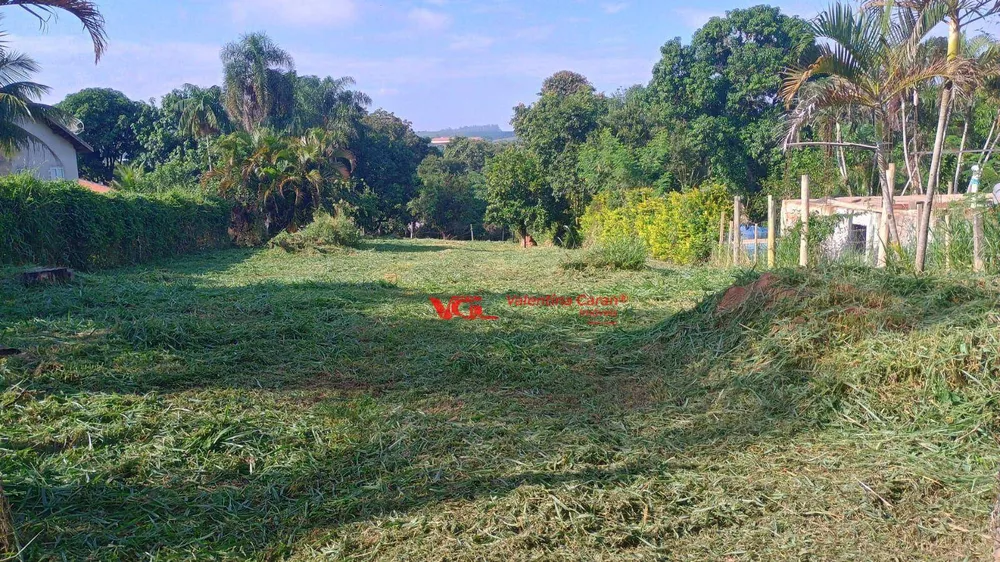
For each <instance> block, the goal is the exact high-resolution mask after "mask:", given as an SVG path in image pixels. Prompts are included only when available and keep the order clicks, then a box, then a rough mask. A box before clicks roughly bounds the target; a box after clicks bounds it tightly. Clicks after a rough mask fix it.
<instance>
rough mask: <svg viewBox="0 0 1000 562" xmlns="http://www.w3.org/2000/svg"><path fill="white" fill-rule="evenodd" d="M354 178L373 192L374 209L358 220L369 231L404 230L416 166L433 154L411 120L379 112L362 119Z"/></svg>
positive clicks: (414, 193)
mask: <svg viewBox="0 0 1000 562" xmlns="http://www.w3.org/2000/svg"><path fill="white" fill-rule="evenodd" d="M354 147H356V151H355V152H356V156H357V159H358V168H357V172H356V174H355V176H356V177H357V178H358V179H359V180H361V181H362V182H364V184H365V185H367V186H368V188H370V189H371V192H372V195H373V196H374V201H373V204H374V208H371V209H369V210H368V211H367V212H366V215H365V216H361V217H359V219H360V221H361V225H362V226H364V227H365V228H367V229H369V230H377V229H382V230H388V231H400V232H401V231H403V230H404V229H405V227H406V225H407V224H408V223H409V222H410V216H409V212H408V210H407V208H406V204H407V203H408V202H409V201H410V200H411V199H413V197H414V196H415V195H416V193H417V186H418V185H420V179H419V178H418V177H417V167H418V166H420V163H421V162H422V161H423V160H424V158H425V157H426V156H427V155H428V154H429V153H430V151H431V148H430V146H429V145H428V141H427V139H425V138H421V137H419V136H417V134H416V133H415V132H414V131H413V126H412V125H411V123H410V122H409V121H404V120H403V119H400V118H399V117H396V116H395V115H393V114H392V113H389V112H388V111H385V110H382V109H379V110H377V111H375V112H373V113H371V114H369V115H366V116H365V117H364V118H362V119H361V135H360V137H359V139H358V141H357V144H356V145H352V148H354Z"/></svg>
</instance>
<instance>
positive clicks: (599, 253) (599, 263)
mask: <svg viewBox="0 0 1000 562" xmlns="http://www.w3.org/2000/svg"><path fill="white" fill-rule="evenodd" d="M574 254H575V255H574V256H573V257H571V258H569V259H565V260H564V261H563V262H562V267H563V269H576V270H581V269H588V268H594V269H610V270H621V271H640V270H642V269H644V268H645V267H646V258H647V257H649V248H648V247H647V246H646V243H645V242H643V241H642V239H641V238H639V237H638V236H630V237H622V238H614V239H611V240H606V241H602V242H596V243H594V244H593V245H591V246H590V247H588V248H587V249H585V250H584V251H583V252H575V253H574Z"/></svg>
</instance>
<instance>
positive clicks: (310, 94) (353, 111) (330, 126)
mask: <svg viewBox="0 0 1000 562" xmlns="http://www.w3.org/2000/svg"><path fill="white" fill-rule="evenodd" d="M291 77H292V81H293V82H294V85H295V112H294V115H293V117H292V126H291V129H292V132H293V133H295V134H302V133H303V132H305V131H307V130H309V129H313V128H322V129H326V130H327V131H330V132H331V133H333V134H334V138H335V139H336V140H337V142H340V143H342V144H344V145H348V144H351V143H353V142H355V141H356V140H357V137H358V135H359V133H360V121H361V119H362V117H364V115H365V112H366V108H367V107H368V106H370V105H371V103H372V100H371V98H370V97H368V95H366V94H365V93H363V92H358V91H355V90H350V89H348V88H349V87H350V86H354V84H355V82H354V78H351V77H350V76H343V77H341V78H332V77H330V76H327V77H326V78H323V79H320V78H319V77H318V76H298V75H296V74H294V73H293V74H292V75H291Z"/></svg>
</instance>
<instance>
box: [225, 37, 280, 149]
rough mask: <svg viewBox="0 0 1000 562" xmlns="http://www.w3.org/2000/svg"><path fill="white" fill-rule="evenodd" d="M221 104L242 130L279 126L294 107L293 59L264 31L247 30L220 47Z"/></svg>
mask: <svg viewBox="0 0 1000 562" xmlns="http://www.w3.org/2000/svg"><path fill="white" fill-rule="evenodd" d="M222 65H223V73H224V79H223V80H224V88H223V94H224V98H223V104H224V106H225V108H226V112H227V113H229V117H230V119H232V121H233V122H234V123H236V124H238V125H239V126H240V127H242V128H243V130H244V131H247V132H251V131H254V130H255V129H257V128H258V127H263V126H273V127H280V126H282V125H283V124H285V123H286V121H287V120H288V119H289V118H290V116H291V114H292V112H293V111H294V106H295V91H294V88H295V86H294V82H293V78H292V74H291V73H292V71H294V70H295V61H293V60H292V56H291V55H289V54H288V52H286V51H285V50H283V49H281V48H280V47H278V45H277V44H275V43H274V41H272V40H271V38H270V37H268V36H267V34H266V33H249V34H247V35H244V36H242V37H240V40H239V41H236V42H233V43H229V44H228V45H226V46H225V47H224V48H223V49H222Z"/></svg>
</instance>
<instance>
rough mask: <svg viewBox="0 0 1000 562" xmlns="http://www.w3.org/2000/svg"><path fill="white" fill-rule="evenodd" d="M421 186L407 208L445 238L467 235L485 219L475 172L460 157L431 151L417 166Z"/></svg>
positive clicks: (484, 204)
mask: <svg viewBox="0 0 1000 562" xmlns="http://www.w3.org/2000/svg"><path fill="white" fill-rule="evenodd" d="M417 175H418V177H419V178H420V187H419V188H418V191H417V196H416V197H415V198H414V199H413V200H412V201H410V203H409V205H408V207H409V210H410V212H411V213H412V214H413V217H414V218H415V219H416V220H418V221H420V222H422V223H424V224H426V225H428V226H430V227H431V228H433V229H434V230H437V231H438V233H439V234H440V235H441V237H442V238H450V237H458V236H463V237H464V236H466V235H468V233H469V227H470V226H471V225H473V224H476V225H479V224H482V222H483V213H484V212H485V208H486V203H485V202H484V201H483V200H482V199H480V198H479V197H478V195H477V193H476V185H475V183H476V181H477V180H476V179H475V177H476V176H477V175H478V174H476V173H475V172H472V173H470V172H469V171H468V166H467V165H466V164H465V163H464V162H461V161H459V160H453V159H450V158H448V157H440V156H437V155H435V154H432V155H430V156H428V157H427V158H425V159H424V161H423V162H421V163H420V167H419V168H418V169H417Z"/></svg>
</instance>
